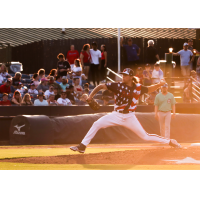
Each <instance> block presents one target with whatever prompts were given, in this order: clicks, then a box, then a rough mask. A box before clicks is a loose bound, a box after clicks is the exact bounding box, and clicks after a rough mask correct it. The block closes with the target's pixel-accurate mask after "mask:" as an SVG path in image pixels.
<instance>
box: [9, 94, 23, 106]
mask: <svg viewBox="0 0 200 200" xmlns="http://www.w3.org/2000/svg"><path fill="white" fill-rule="evenodd" d="M11 102H12V103H13V104H15V105H19V106H20V105H21V103H22V97H21V93H20V92H19V91H15V92H14V95H13V98H12V100H11Z"/></svg>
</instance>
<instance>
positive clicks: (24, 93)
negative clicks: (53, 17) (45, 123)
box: [0, 42, 114, 106]
mask: <svg viewBox="0 0 200 200" xmlns="http://www.w3.org/2000/svg"><path fill="white" fill-rule="evenodd" d="M105 50H106V47H105V45H102V46H101V51H100V50H98V49H97V44H96V42H93V43H92V49H90V45H89V44H85V45H84V46H83V50H82V51H81V53H80V55H79V52H78V51H77V50H75V48H74V45H71V47H70V50H69V51H68V52H67V56H66V58H65V56H64V55H63V54H62V53H59V54H58V56H57V59H58V63H57V66H55V68H54V69H52V70H51V71H50V73H49V75H47V74H46V73H45V69H40V70H38V72H37V73H35V74H30V75H26V74H22V73H21V72H16V73H15V74H12V73H10V74H9V73H8V71H7V68H6V66H5V65H4V64H2V65H1V69H0V105H29V106H32V105H35V106H39V105H49V106H56V105H62V106H71V105H86V102H85V99H82V98H81V97H82V95H83V94H87V95H89V94H90V92H91V90H92V89H93V88H94V87H95V84H96V82H97V84H99V81H100V79H101V78H102V79H101V81H102V82H105V73H106V70H105V69H106V64H107V54H106V53H107V52H106V51H105ZM100 64H102V65H100ZM101 67H103V69H101ZM89 70H91V75H92V78H91V79H92V80H93V85H91V84H90V81H89V79H88V76H89ZM100 74H101V75H100ZM93 77H94V78H93ZM104 96H105V95H103V93H102V92H99V93H98V94H97V97H95V98H97V101H99V103H100V104H102V105H108V104H111V103H114V101H113V98H112V101H111V102H110V96H107V97H106V98H105V99H104ZM107 98H108V99H107Z"/></svg>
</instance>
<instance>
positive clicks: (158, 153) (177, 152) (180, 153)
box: [0, 147, 200, 165]
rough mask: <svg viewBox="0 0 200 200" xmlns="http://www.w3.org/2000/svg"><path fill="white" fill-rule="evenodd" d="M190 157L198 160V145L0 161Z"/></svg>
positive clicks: (151, 161) (160, 161)
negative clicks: (180, 147) (181, 147)
mask: <svg viewBox="0 0 200 200" xmlns="http://www.w3.org/2000/svg"><path fill="white" fill-rule="evenodd" d="M187 157H190V158H192V159H195V160H200V147H187V148H183V149H174V148H170V147H169V148H164V147H161V148H155V149H143V150H125V151H117V152H106V153H94V154H92V153H90V154H79V153H77V154H75V155H62V156H47V157H29V158H17V159H3V160H0V162H13V163H32V164H131V165H166V164H168V165H173V164H174V165H176V162H173V161H165V160H183V159H185V158H187Z"/></svg>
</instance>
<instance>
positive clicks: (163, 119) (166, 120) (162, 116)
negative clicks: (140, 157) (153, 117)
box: [158, 111, 171, 139]
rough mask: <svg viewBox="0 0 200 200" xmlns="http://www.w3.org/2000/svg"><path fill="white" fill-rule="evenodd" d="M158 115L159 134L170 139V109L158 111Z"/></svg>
mask: <svg viewBox="0 0 200 200" xmlns="http://www.w3.org/2000/svg"><path fill="white" fill-rule="evenodd" d="M158 117H159V124H160V134H161V136H162V137H165V138H169V139H170V123H171V111H169V112H158Z"/></svg>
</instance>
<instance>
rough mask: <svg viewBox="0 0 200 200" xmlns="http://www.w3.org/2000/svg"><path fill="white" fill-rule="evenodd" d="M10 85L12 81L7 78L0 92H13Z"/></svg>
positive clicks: (0, 87)
mask: <svg viewBox="0 0 200 200" xmlns="http://www.w3.org/2000/svg"><path fill="white" fill-rule="evenodd" d="M10 86H11V81H10V80H9V79H7V80H6V81H5V82H4V84H3V85H1V86H0V93H7V94H10V93H11V90H10Z"/></svg>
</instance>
